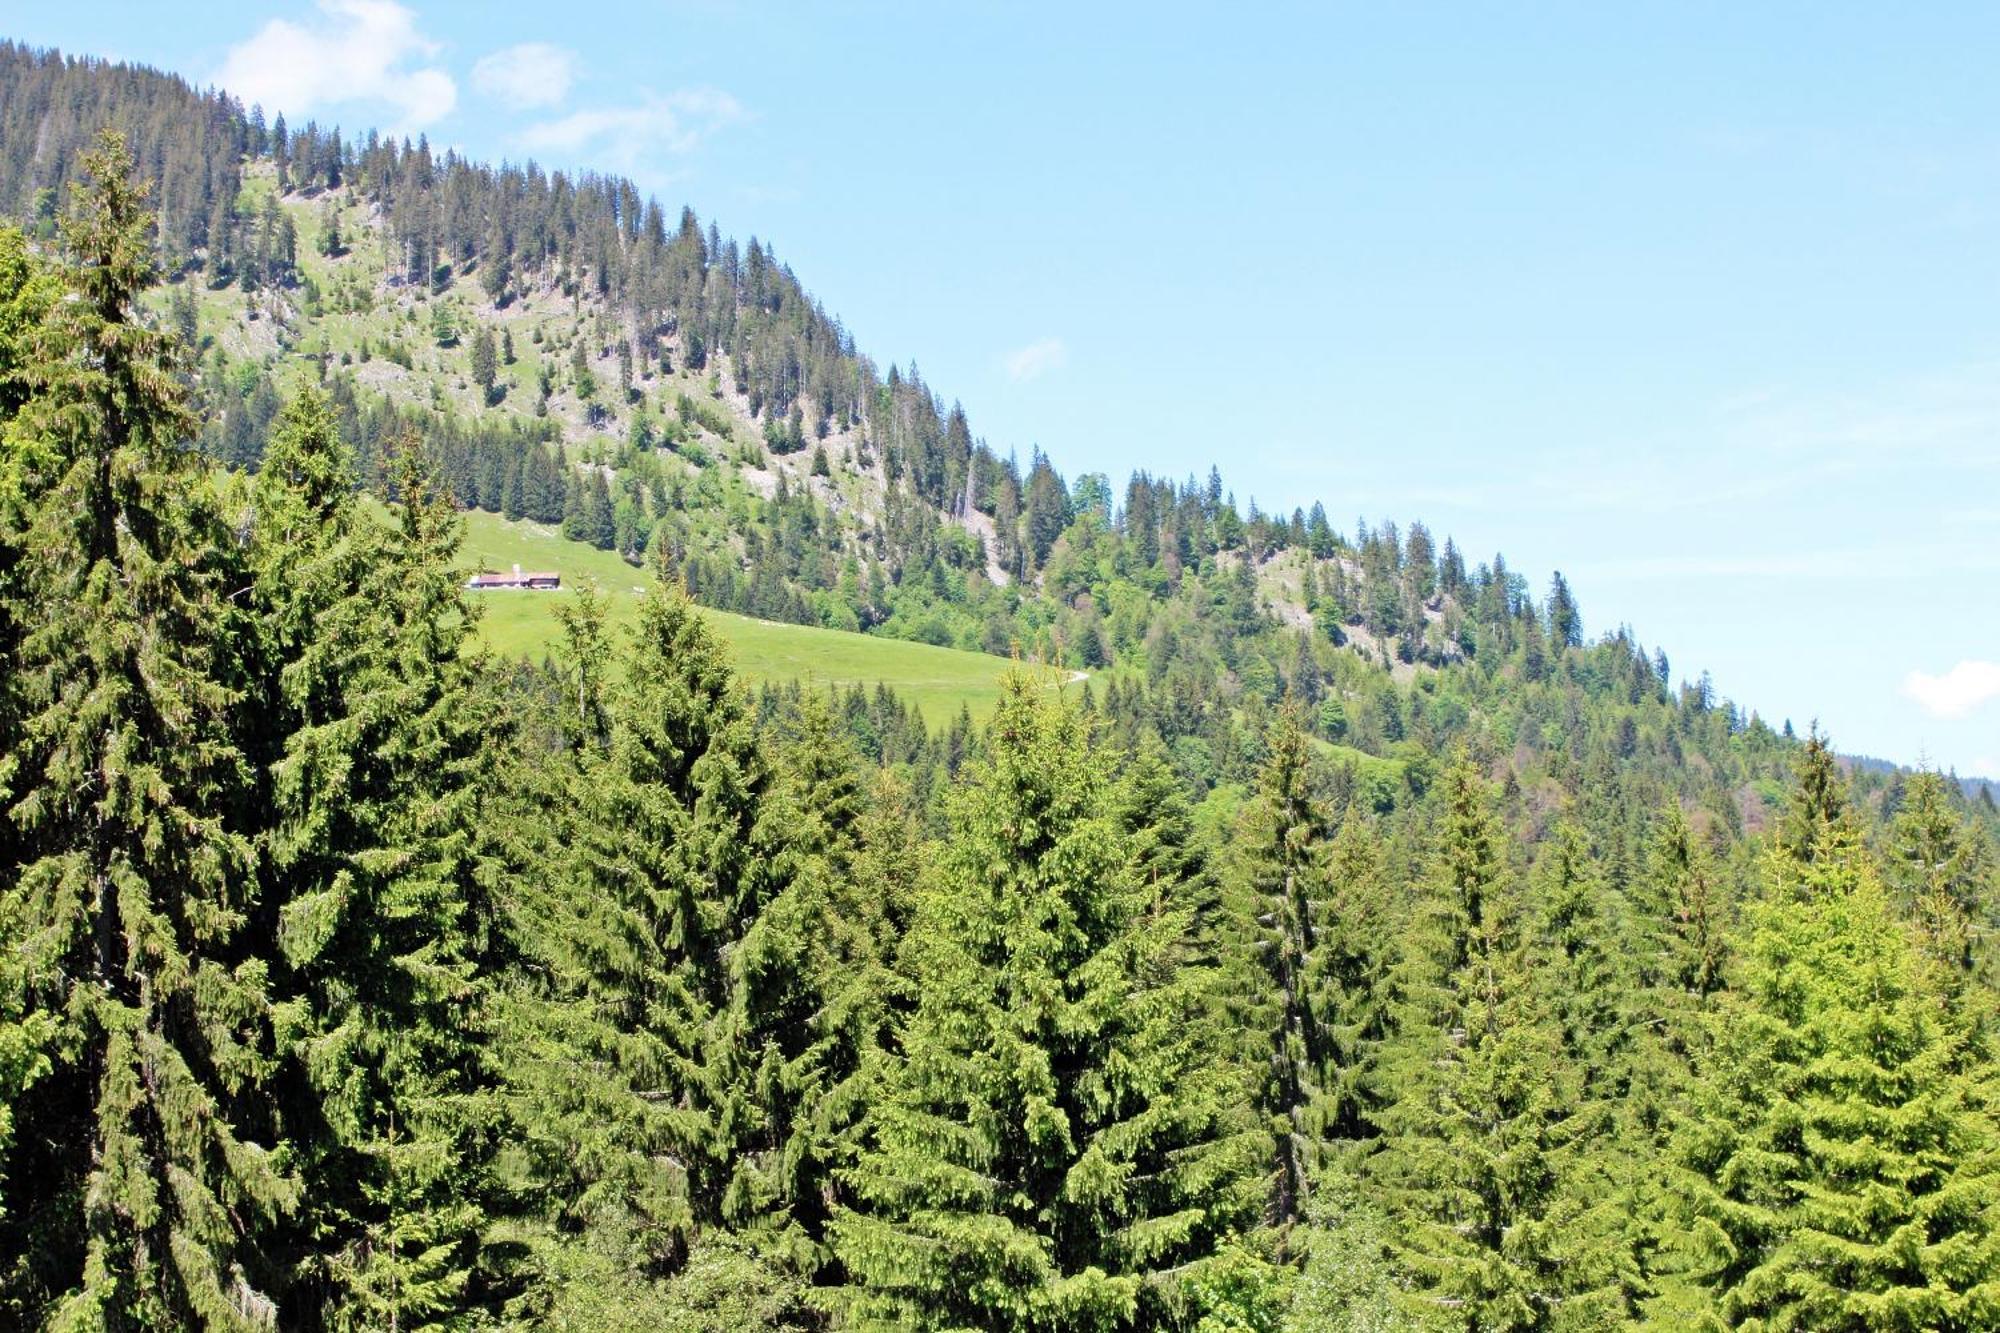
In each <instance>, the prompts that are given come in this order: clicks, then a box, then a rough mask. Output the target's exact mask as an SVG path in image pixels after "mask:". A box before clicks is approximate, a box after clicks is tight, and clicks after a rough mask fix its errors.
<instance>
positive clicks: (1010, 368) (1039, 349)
mask: <svg viewBox="0 0 2000 1333" xmlns="http://www.w3.org/2000/svg"><path fill="white" fill-rule="evenodd" d="M1068 360H1069V348H1067V347H1065V346H1063V340H1062V339H1060V338H1043V339H1041V340H1039V341H1037V342H1031V343H1029V344H1028V345H1027V346H1026V347H1022V348H1018V349H1016V350H1015V351H1012V352H1009V353H1008V354H1007V378H1008V379H1010V380H1013V381H1014V382H1015V383H1017V384H1025V383H1026V382H1027V381H1029V380H1035V379H1040V378H1041V377H1042V376H1044V375H1046V374H1048V373H1049V372H1050V371H1052V370H1061V369H1062V367H1063V365H1064V363H1066V362H1067V361H1068Z"/></svg>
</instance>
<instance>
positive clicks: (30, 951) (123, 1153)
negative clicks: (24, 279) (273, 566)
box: [0, 133, 297, 1328]
mask: <svg viewBox="0 0 2000 1333" xmlns="http://www.w3.org/2000/svg"><path fill="white" fill-rule="evenodd" d="M86 165H87V170H88V173H89V176H90V177H91V183H90V184H89V185H88V186H87V187H85V188H83V189H81V190H80V192H79V195H78V198H77V201H76V207H75V209H74V210H73V211H72V212H71V213H70V214H69V215H68V217H67V218H66V220H65V225H64V241H65V245H66V247H67V249H68V251H69V254H70V256H71V259H72V266H71V267H70V268H69V269H68V270H67V271H66V274H65V276H66V278H67V280H68V282H69V284H70V286H71V289H72V293H73V297H72V299H69V300H65V301H63V302H61V303H59V304H58V305H57V306H56V308H55V310H54V311H53V312H52V313H51V316H50V318H49V320H48V322H47V323H46V324H45V325H44V326H43V328H42V330H41V331H40V334H39V336H38V339H37V343H36V347H35V353H34V358H33V362H32V364H31V365H30V366H29V367H28V368H27V377H26V378H27V383H28V387H29V393H30V397H29V399H28V401H27V402H26V403H25V405H24V406H23V408H22V410H21V414H20V416H19V418H18V419H17V420H16V422H15V423H14V429H15V431H16V432H17V438H20V439H22V440H24V441H27V442H28V444H29V449H30V451H31V452H30V454H29V457H30V459H31V460H32V461H30V462H29V463H28V464H27V467H28V469H29V477H28V490H29V491H30V492H31V493H33V494H34V495H35V500H34V502H33V503H32V504H31V506H30V507H29V508H28V510H27V511H26V512H25V513H24V514H22V515H20V519H21V521H22V522H23V524H24V530H22V531H21V532H20V533H19V536H18V542H19V549H20V550H21V557H20V565H19V568H18V571H17V578H16V581H15V585H14V587H12V588H11V589H9V594H10V600H11V602H12V606H11V607H10V615H9V619H10V620H11V621H12V623H14V624H18V625H23V626H27V627H29V628H27V630H26V633H25V634H24V636H23V638H22V640H21V642H20V644H19V647H18V652H17V656H16V659H15V661H14V663H13V673H14V678H15V679H14V683H15V686H16V688H17V690H18V697H19V700H20V706H21V717H20V725H19V731H18V733H17V735H16V736H15V737H13V738H11V749H10V753H9V754H8V756H7V771H8V772H9V774H10V775H11V778H12V782H11V785H12V787H13V801H12V804H11V807H10V809H9V811H8V816H9V822H10V824H11V832H10V838H9V842H10V844H11V845H12V847H13V854H14V857H15V864H14V866H13V867H12V874H11V877H10V880H11V882H10V884H9V886H8V888H7V890H6V910H5V918H6V919H7V920H9V921H11V922H16V923H18V927H17V929H18V935H17V938H18V940H19V941H20V953H19V955H18V957H19V958H20V961H21V965H22V969H23V977H24V980H25V982H26V985H27V987H28V994H29V997H30V1004H31V1005H32V1007H33V1008H34V1009H35V1010H37V1011H40V1012H44V1013H47V1014H50V1015H51V1016H53V1017H54V1019H55V1022H56V1024H57V1027H58V1031H57V1033H56V1036H55V1039H54V1046H53V1049H54V1051H55V1056H56V1058H55V1067H54V1068H53V1069H52V1070H51V1072H50V1073H49V1075H48V1077H47V1078H46V1080H45V1081H44V1083H43V1084H42V1085H41V1087H40V1088H39V1089H38V1091H37V1093H36V1097H37V1103H38V1106H39V1107H40V1108H42V1110H41V1114H44V1115H47V1116H48V1117H49V1119H48V1122H47V1128H46V1129H44V1130H42V1131H41V1132H38V1133H37V1134H36V1135H35V1136H34V1138H33V1141H32V1143H26V1142H24V1143H23V1144H21V1145H18V1147H20V1148H21V1149H25V1151H24V1152H22V1153H20V1154H18V1155H17V1157H16V1160H15V1165H14V1170H13V1171H12V1173H11V1176H12V1180H11V1185H10V1189H11V1190H12V1191H14V1193H12V1194H10V1201H13V1200H18V1205H17V1206H16V1207H14V1208H11V1209H10V1210H9V1214H8V1216H7V1218H6V1219H5V1222H4V1225H5V1226H6V1227H8V1228H9V1234H8V1236H7V1240H6V1243H5V1245H4V1247H0V1248H4V1250H5V1251H6V1252H7V1253H9V1254H13V1255H17V1256H24V1268H25V1269H26V1275H24V1276H23V1277H22V1278H21V1279H20V1280H21V1281H22V1283H23V1284H24V1285H25V1286H26V1287H27V1288H28V1289H29V1291H30V1292H32V1293H33V1294H31V1295H30V1296H29V1297H28V1300H29V1301H31V1302H32V1301H35V1300H37V1299H40V1300H49V1299H51V1298H54V1305H53V1308H52V1310H51V1311H50V1318H51V1321H52V1322H54V1323H57V1324H59V1325H63V1326H75V1327H91V1326H105V1325H110V1326H114V1327H118V1326H124V1327H188V1326H204V1327H212V1328H238V1327H251V1326H257V1325H268V1324H269V1322H270V1320H271V1317H272V1313H273V1312H272V1307H271V1305H270V1302H269V1300H268V1298H267V1297H266V1296H265V1295H263V1294H262V1293H261V1291H260V1290H259V1288H260V1286H263V1285H266V1284H268V1281H269V1277H270V1275H269V1274H268V1273H266V1272H263V1271H261V1268H262V1266H261V1264H260V1262H259V1254H258V1250H259V1244H260V1241H261V1238H262V1237H263V1236H264V1235H265V1234H266V1233H267V1230H268V1228H269V1227H270V1226H271V1225H272V1223H273V1222H274V1220H275V1219H276V1218H277V1217H278V1216H279V1215H281V1214H283V1213H284V1212H285V1211H286V1210H288V1209H289V1208H290V1207H291V1206H292V1205H293V1204H294V1203H295V1201H296V1198H297V1189H296V1183H295V1181H294V1180H293V1179H292V1178H291V1177H290V1176H289V1174H288V1173H287V1170H286V1168H285V1165H284V1162H283V1159H282V1158H281V1157H280V1156H279V1155H277V1154H275V1153H274V1152H273V1151H272V1147H273V1146H274V1145H273V1144H272V1142H271V1139H270V1134H271V1130H272V1125H271V1123H270V1120H269V1118H268V1115H267V1114H266V1112H265V1105H266V1103H265V1100H264V1098H263V1095H262V1090H263V1087H264V1084H265V1082H266V1080H267V1079H268V1077H269V1075H270V1073H271V1064H272V1059H271V1056H272V1050H271V1041H270V1035H269V1027H268V1023H269V1010H268V999H267V995H266V989H267V983H268V969H269V964H268V962H267V960H265V959H263V958H260V957H257V956H255V955H254V954H253V952H252V951H251V950H250V949H249V948H248V947H247V942H246V938H245V936H246V933H247V932H246V929H245V927H246V924H247V921H248V913H249V912H250V910H251V909H252V907H253V905H254V904H253V902H252V901H251V895H250V892H249V889H250V886H251V883H252V876H251V875H250V873H249V871H250V862H251V857H250V847H249V844H248V840H247V839H246V837H245V835H244V831H243V815H244V811H243V809H242V807H241V804H240V803H241V802H242V800H243V798H244V796H245V795H246V793H247V792H248V790H249V788H250V781H249V775H248V773H247V772H246V767H245V764H244V761H243V756H242V755H241V754H240V753H239V752H238V750H237V749H236V747H235V745H234V743H233V738H232V737H231V734H230V728H229V710H230V709H231V707H232V706H233V705H234V703H235V702H236V699H237V681H236V679H235V677H236V672H235V650H234V647H233V644H234V642H235V640H236V638H237V636H238V635H239V634H240V632H241V625H240V622H239V620H238V618H237V616H238V613H237V612H236V611H235V609H234V608H233V605H232V603H231V601H230V600H229V596H228V594H229V593H230V592H231V591H232V590H233V588H234V586H235V584H236V583H237V581H238V579H239V578H240V571H238V570H237V569H236V568H235V567H234V566H233V563H232V561H233V556H232V554H231V547H232V545H233V543H231V542H230V540H229V537H228V534H227V533H226V531H225V530H224V529H223V526H222V524H221V522H220V519H219V514H218V510H217V506H216V504H215V502H214V498H213V495H212V493H211V490H210V487H209V485H208V482H207V479H206V477H205V475H204V473H203V471H202V467H201V464H200V462H199V461H198V459H197V458H196V456H195V455H193V454H192V453H191V452H190V451H188V450H187V449H186V448H185V447H184V443H185V441H187V440H188V439H189V438H190V437H191V436H192V435H193V433H194V423H193V420H192V418H191V416H190V414H189V411H188V408H187V405H186V401H185V398H184V393H183V390H182V388H181V385H182V383H183V380H182V377H181V375H180V373H179V372H180V365H179V362H178V358H177V355H176V349H175V348H174V346H173V345H172V344H171V343H170V342H169V341H168V339H167V337H166V336H165V335H163V334H161V333H157V332H154V331H152V330H150V329H148V328H146V327H145V326H144V325H143V324H141V323H140V322H139V320H138V308H137V302H138V298H139V294H140V292H141V290H142V289H143V288H144V287H145V285H146V283H147V282H148V280H149V279H150V277H151V254H152V242H151V234H150V232H151V220H150V218H149V216H148V215H147V214H146V212H145V211H144V208H143V202H142V197H141V193H140V191H139V190H138V189H137V188H136V187H134V186H133V184H132V183H131V180H130V171H131V164H130V160H129V158H128V157H127V155H126V152H125V148H124V144H123V141H122V140H121V139H119V138H118V137H117V136H116V135H115V134H109V133H107V134H106V135H105V136H104V137H103V138H102V139H101V140H100V141H99V145H98V148H97V149H96V151H95V152H93V153H92V154H91V155H90V157H89V159H88V161H87V164H86Z"/></svg>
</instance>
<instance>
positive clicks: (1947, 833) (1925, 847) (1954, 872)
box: [1888, 770, 2000, 994]
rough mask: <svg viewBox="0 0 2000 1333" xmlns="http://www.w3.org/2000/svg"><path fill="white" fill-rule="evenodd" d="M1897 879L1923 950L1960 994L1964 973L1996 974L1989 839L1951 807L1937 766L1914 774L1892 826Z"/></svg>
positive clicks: (1892, 869)
mask: <svg viewBox="0 0 2000 1333" xmlns="http://www.w3.org/2000/svg"><path fill="white" fill-rule="evenodd" d="M1890 836H1891V841H1892V850H1891V853H1890V857H1889V862H1888V872H1889V880H1890V883H1891V884H1892V885H1893V886H1894V888H1895V889H1896V891H1897V892H1898V894H1899V895H1900V896H1901V898H1902V900H1903V902H1904V905H1905V908H1906V910H1907V911H1908V912H1909V913H1910V914H1911V915H1912V917H1913V918H1914V919H1915V921H1916V922H1917V925H1918V930H1919V938H1920V940H1921V942H1922V947H1923V951H1924V953H1925V954H1926V956H1928V957H1929V958H1930V959H1931V961H1932V962H1934V963H1936V964H1937V965H1938V966H1939V967H1941V968H1942V969H1943V970H1944V971H1943V977H1942V979H1943V980H1944V982H1945V983H1946V985H1947V987H1948V988H1949V990H1950V991H1951V992H1952V993H1953V994H1961V993H1963V991H1964V989H1965V979H1966V978H1968V977H1973V976H1984V977H1986V978H1987V979H1988V980H1989V981H1990V980H1991V979H1992V977H1993V973H1992V970H1991V969H1992V958H1991V953H1992V948H1991V944H1990V943H1989V940H1990V937H1991V934H1992V929H1993V926H1994V917H1995V911H1996V908H2000V898H1996V893H1995V880H1994V867H1993V858H1992V851H1991V847H1990V846H1989V844H1988V843H1987V842H1986V841H1985V840H1984V839H1983V838H1982V837H1981V836H1980V835H1979V833H1978V832H1977V831H1976V830H1974V829H1973V828H1971V827H1969V826H1968V825H1967V824H1966V822H1965V821H1964V820H1963V819H1961V818H1960V817H1959V815H1958V813H1957V812H1956V811H1955V810H1953V809H1952V808H1951V795H1950V789H1949V788H1948V787H1947V786H1946V785H1945V780H1944V778H1943V777H1942V776H1941V775H1940V774H1937V773H1934V772H1930V771H1928V770H1927V771H1924V772H1921V773H1918V774H1917V775H1916V776H1914V777H1912V778H1911V779H1910V781H1909V784H1908V785H1907V786H1906V787H1905V788H1904V790H1903V804H1902V808H1901V809H1900V810H1898V811H1897V812H1896V819H1895V823H1894V826H1893V828H1892V829H1891V832H1890Z"/></svg>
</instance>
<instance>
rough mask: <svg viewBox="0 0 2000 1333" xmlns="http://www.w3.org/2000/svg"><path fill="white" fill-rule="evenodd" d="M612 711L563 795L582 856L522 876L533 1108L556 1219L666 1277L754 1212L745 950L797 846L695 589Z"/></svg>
mask: <svg viewBox="0 0 2000 1333" xmlns="http://www.w3.org/2000/svg"><path fill="white" fill-rule="evenodd" d="M609 715H610V735H609V740H608V743H607V746H606V748H605V749H604V750H603V751H602V753H601V754H592V753H588V752H586V753H585V754H584V755H583V756H582V758H581V762H580V763H579V765H578V767H577V768H576V770H575V778H574V781H573V782H572V783H571V784H570V786H569V787H568V789H567V791H565V792H564V793H562V795H561V797H560V799H561V800H562V801H563V802H564V808H563V809H562V810H560V811H558V813H557V816H556V817H557V818H558V820H560V821H561V825H562V827H561V833H560V835H559V837H558V839H557V841H558V842H559V843H560V844H562V845H566V846H567V847H568V848H569V849H570V850H569V852H568V861H569V864H568V866H567V867H566V868H565V870H564V871H563V873H560V874H557V875H552V876H549V882H548V883H547V884H546V886H545V887H540V888H534V887H532V886H524V897H523V901H522V903H521V904H520V910H521V911H523V912H524V913H525V914H526V916H525V923H524V925H523V927H522V929H521V931H520V933H521V936H522V940H523V946H524V947H525V948H527V949H529V950H530V951H531V953H532V955H533V959H532V964H531V965H532V967H533V969H534V971H535V972H537V973H538V974H540V975H542V976H544V977H545V978H546V983H545V985H544V987H543V993H542V995H541V996H540V1000H539V1004H538V1005H537V1006H536V1007H535V1009H534V1013H535V1021H536V1024H537V1026H538V1028H539V1031H538V1033H537V1034H536V1036H535V1042H536V1043H537V1044H536V1045H534V1046H533V1047H531V1048H529V1049H526V1050H524V1051H523V1053H522V1054H521V1055H520V1056H519V1057H518V1058H517V1059H516V1061H515V1063H516V1065H517V1068H516V1070H515V1078H516V1084H517V1087H516V1100H517V1102H518V1103H519V1105H520V1106H521V1108H522V1115H523V1117H524V1119H525V1120H526V1121H527V1123H526V1125H525V1132H526V1133H527V1135H528V1146H529V1148H530V1151H531V1152H532V1154H533V1155H534V1156H535V1157H536V1158H537V1159H538V1170H539V1172H540V1176H541V1179H542V1180H543V1182H544V1184H543V1187H542V1188H543V1190H544V1193H545V1195H546V1198H547V1206H548V1209H549V1212H550V1216H551V1220H552V1221H554V1222H555V1223H556V1224H557V1225H558V1226H561V1227H564V1228H574V1227H579V1226H588V1227H590V1228H592V1230H593V1231H594V1233H595V1243H597V1244H599V1245H600V1246H601V1247H605V1248H608V1249H609V1250H611V1251H613V1252H614V1253H615V1256H616V1257H617V1262H618V1263H620V1264H624V1265H629V1266H631V1267H633V1268H636V1269H637V1270H638V1271H640V1272H650V1273H653V1274H665V1273H668V1272H671V1271H673V1270H674V1269H675V1268H676V1267H677V1266H679V1264H680V1263H682V1262H683V1261H684V1259H685V1257H686V1255H687V1253H688V1249H689V1246H690V1245H691V1243H692V1242H693V1240H694V1238H695V1236H696V1234H697V1232H698V1231H699V1230H700V1229H701V1228H703V1227H705V1226H713V1225H717V1224H720V1223H721V1222H722V1220H723V1217H724V1212H725V1197H726V1196H728V1197H729V1201H730V1204H731V1207H732V1208H735V1209H748V1208H749V1207H750V1206H751V1205H752V1203H753V1201H752V1200H748V1199H745V1198H742V1197H739V1196H740V1195H741V1193H742V1188H741V1186H742V1184H743V1182H741V1181H740V1180H739V1176H740V1173H741V1171H742V1170H743V1169H744V1168H745V1154H746V1153H747V1152H749V1151H751V1149H752V1148H753V1146H754V1145H755V1144H756V1143H757V1142H761V1140H760V1138H759V1136H760V1135H761V1134H762V1133H763V1132H764V1130H765V1129H766V1128H767V1127H766V1126H765V1125H764V1124H763V1122H762V1121H761V1119H760V1108H759V1104H758V1101H757V1089H756V1088H755V1087H754V1086H753V1080H752V1077H751V1075H752V1074H753V1073H754V1072H755V1070H756V1069H757V1067H758V1066H757V1061H758V1060H759V1059H760V1058H761V1056H762V1052H761V1051H760V1050H757V1049H754V1047H751V1046H749V1044H748V1043H749V1039H750V1036H751V1034H746V1033H744V1032H743V1031H742V1025H741V1024H740V1023H738V1022H737V1018H738V1016H737V1015H733V1014H732V1004H733V1003H734V1001H735V999H736V997H737V995H738V994H739V993H740V987H741V984H742V982H741V981H740V980H735V979H733V978H732V959H733V958H735V956H736V955H737V954H738V953H739V951H740V945H741V941H742V940H743V937H744V935H745V933H746V932H747V931H748V930H749V928H750V927H751V925H752V924H753V923H754V922H755V921H756V919H757V916H758V914H759V913H760V912H761V911H762V909H763V908H764V907H765V905H766V904H767V903H768V902H769V901H770V900H771V899H772V898H773V897H775V896H776V894H777V892H778V891H779V890H780V889H781V888H782V887H783V885H784V883H785V878H786V876H787V875H788V873H789V865H790V857H789V854H788V852H787V851H786V844H785V830H784V828H783V825H784V822H785V821H784V819H783V818H782V816H780V815H779V814H778V812H777V803H775V802H774V801H772V800H771V799H769V795H770V789H771V786H772V783H773V775H772V770H771V767H770V765H769V764H768V762H767V761H766V760H765V758H764V757H763V755H762V754H761V752H760V748H759V745H758V739H757V736H756V733H755V732H754V730H753V728H752V725H751V719H750V717H749V714H748V712H747V710H746V709H745V707H744V704H743V701H742V698H741V696H740V693H739V691H738V690H737V688H736V685H735V682H734V679H733V677H732V675H731V673H730V671H729V668H728V665H727V663H726V661H725V659H724V656H723V651H722V648H721V645H720V644H719V643H718V642H717V641H716V639H715V637H714V633H713V631H712V630H711V629H710V628H709V627H708V624H707V622H706V621H705V620H704V619H703V617H702V616H701V614H700V613H699V612H697V611H696V610H695V608H694V607H693V605H692V604H691V603H690V602H689V601H688V599H687V597H686V595H685V594H684V593H682V592H680V591H677V590H673V589H669V588H667V587H665V586H656V587H655V588H654V589H653V590H652V591H651V592H650V593H649V594H648V595H647V597H646V599H645V601H644V603H643V604H642V606H641V609H640V614H639V620H638V623H637V625H636V627H635V628H634V631H633V638H632V641H631V648H630V654H629V656H628V658H627V661H626V669H625V678H624V680H623V681H622V682H621V683H620V684H619V685H618V686H617V687H616V688H614V689H613V691H612V692H611V695H610V708H609ZM751 953H753V954H755V953H756V951H755V950H752V951H751ZM735 965H737V966H748V965H749V964H748V962H747V961H746V960H742V959H737V960H736V964H735ZM746 1065H747V1066H748V1067H747V1068H746ZM733 1186H736V1187H737V1188H736V1189H734V1190H733V1189H732V1187H733ZM742 1220H746V1221H747V1220H749V1219H748V1218H747V1217H743V1218H742Z"/></svg>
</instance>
